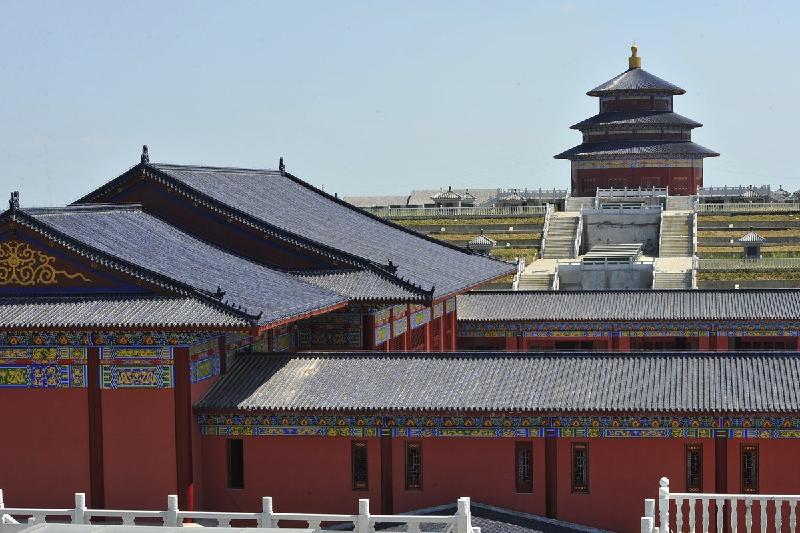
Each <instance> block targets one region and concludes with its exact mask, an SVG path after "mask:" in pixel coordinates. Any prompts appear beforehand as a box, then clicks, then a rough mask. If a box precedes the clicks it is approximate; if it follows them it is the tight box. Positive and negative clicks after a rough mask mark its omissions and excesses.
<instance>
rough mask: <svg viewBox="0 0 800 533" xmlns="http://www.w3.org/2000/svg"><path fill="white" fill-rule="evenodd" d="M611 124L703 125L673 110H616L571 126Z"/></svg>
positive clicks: (604, 125)
mask: <svg viewBox="0 0 800 533" xmlns="http://www.w3.org/2000/svg"><path fill="white" fill-rule="evenodd" d="M610 126H623V127H630V126H680V127H684V128H699V127H700V126H702V124H700V123H699V122H695V121H694V120H692V119H690V118H686V117H684V116H683V115H679V114H678V113H673V112H671V111H614V112H609V113H600V114H598V115H595V116H593V117H590V118H587V119H586V120H582V121H581V122H578V123H577V124H574V125H572V126H570V128H572V129H574V130H588V129H593V128H597V127H610Z"/></svg>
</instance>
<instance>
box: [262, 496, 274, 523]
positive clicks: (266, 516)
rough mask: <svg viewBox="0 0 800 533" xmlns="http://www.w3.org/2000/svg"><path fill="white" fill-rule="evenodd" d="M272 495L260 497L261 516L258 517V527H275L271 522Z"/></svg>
mask: <svg viewBox="0 0 800 533" xmlns="http://www.w3.org/2000/svg"><path fill="white" fill-rule="evenodd" d="M272 514H273V511H272V496H264V497H263V498H261V516H259V518H258V527H276V526H277V524H273V523H272Z"/></svg>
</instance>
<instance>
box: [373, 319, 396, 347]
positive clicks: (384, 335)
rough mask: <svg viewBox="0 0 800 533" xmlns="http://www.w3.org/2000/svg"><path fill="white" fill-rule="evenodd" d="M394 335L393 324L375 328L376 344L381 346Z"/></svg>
mask: <svg viewBox="0 0 800 533" xmlns="http://www.w3.org/2000/svg"><path fill="white" fill-rule="evenodd" d="M391 336H392V326H391V324H383V325H382V326H377V327H376V328H375V346H380V345H381V344H383V343H384V342H386V341H388V340H389V339H390V338H391Z"/></svg>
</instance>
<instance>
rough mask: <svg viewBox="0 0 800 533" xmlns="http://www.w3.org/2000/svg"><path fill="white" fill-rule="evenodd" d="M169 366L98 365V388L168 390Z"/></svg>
mask: <svg viewBox="0 0 800 533" xmlns="http://www.w3.org/2000/svg"><path fill="white" fill-rule="evenodd" d="M172 385H173V367H172V366H171V365H153V366H126V365H100V387H101V388H104V389H123V388H125V389H170V388H172Z"/></svg>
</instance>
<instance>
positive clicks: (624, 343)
mask: <svg viewBox="0 0 800 533" xmlns="http://www.w3.org/2000/svg"><path fill="white" fill-rule="evenodd" d="M617 339H618V343H619V345H618V346H617V350H619V351H620V352H630V351H631V338H630V337H617Z"/></svg>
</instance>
